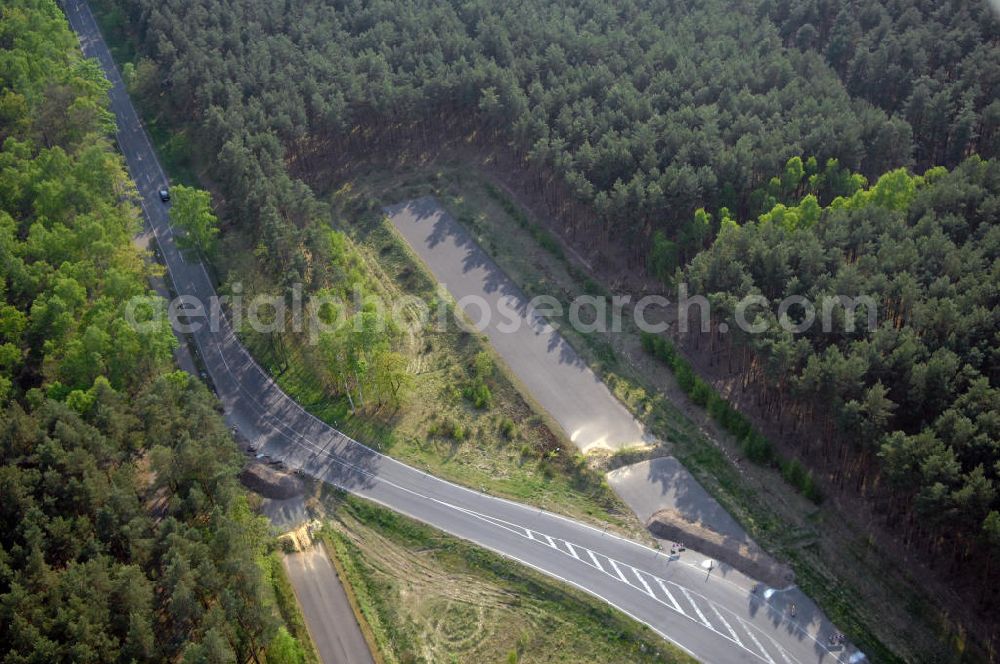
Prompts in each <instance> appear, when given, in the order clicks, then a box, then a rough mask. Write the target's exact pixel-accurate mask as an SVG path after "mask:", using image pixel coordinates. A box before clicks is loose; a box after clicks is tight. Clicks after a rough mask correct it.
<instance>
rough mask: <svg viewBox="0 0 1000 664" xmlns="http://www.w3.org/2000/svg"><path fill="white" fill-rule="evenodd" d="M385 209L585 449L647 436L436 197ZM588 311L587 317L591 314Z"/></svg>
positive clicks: (513, 368) (527, 384) (540, 400)
mask: <svg viewBox="0 0 1000 664" xmlns="http://www.w3.org/2000/svg"><path fill="white" fill-rule="evenodd" d="M385 212H386V214H388V215H389V218H390V219H391V220H392V224H393V226H395V228H396V230H397V231H398V232H399V233H400V235H402V236H403V238H404V239H405V240H406V242H407V244H409V245H410V248H411V249H412V250H413V251H414V252H415V253H416V254H417V256H418V257H419V258H420V259H421V260H422V261H423V262H424V263H425V264H426V265H427V267H428V268H429V269H430V271H431V274H433V275H434V277H435V278H436V279H437V280H438V281H439V282H440V283H441V284H443V285H444V287H445V288H446V289H447V290H448V292H449V293H450V294H451V296H452V297H454V298H455V301H456V302H457V303H458V305H459V307H460V308H462V310H463V311H465V313H466V314H467V315H468V317H469V318H470V319H471V321H472V323H473V325H476V326H477V329H482V332H483V333H484V334H485V335H486V336H487V337H488V338H489V340H490V343H492V345H493V347H494V348H495V349H496V351H497V353H499V355H500V357H502V358H503V360H504V362H506V363H507V365H508V366H509V367H510V369H511V371H513V373H514V375H516V376H517V378H518V380H519V381H520V382H521V383H523V384H524V387H525V388H526V389H527V391H528V392H529V393H530V394H531V396H532V397H533V398H534V399H535V400H537V401H538V403H539V404H540V405H541V406H542V408H544V409H545V410H546V411H547V412H548V414H549V415H551V416H552V418H553V419H554V420H555V421H556V422H558V423H559V426H561V427H562V428H563V430H564V431H565V432H566V435H567V436H568V437H569V439H570V440H572V441H573V443H574V444H575V445H576V446H577V447H578V448H580V450H581V451H582V452H586V451H588V450H590V449H592V448H601V447H604V448H608V449H611V450H618V449H621V448H623V447H626V446H628V445H632V444H636V443H641V442H644V441H645V440H646V433H645V431H644V430H643V426H642V424H640V423H639V422H638V421H636V419H635V418H634V417H633V416H632V414H631V413H629V412H628V410H627V409H626V408H625V407H624V406H623V405H622V404H621V403H620V402H619V401H618V400H617V399H616V398H615V397H614V395H613V394H611V392H610V391H609V390H608V388H607V386H606V385H605V384H604V382H603V381H601V380H600V379H599V378H598V377H597V376H596V375H595V374H594V372H593V371H591V370H590V367H588V366H587V364H586V363H585V362H584V361H583V360H582V359H581V358H580V356H579V355H578V354H577V352H576V351H575V350H574V349H573V347H572V346H570V345H569V344H568V343H567V342H566V340H565V339H563V337H562V335H561V334H559V332H558V331H557V330H556V329H555V328H553V327H552V325H550V324H549V323H548V321H547V320H546V319H545V318H543V317H542V316H541V315H539V312H538V311H537V310H536V308H535V307H534V306H532V304H531V302H529V300H528V298H527V297H526V296H525V295H524V293H523V292H521V290H520V289H519V288H518V287H517V286H516V285H515V284H514V282H513V281H511V279H510V277H508V276H507V275H506V274H505V273H504V272H503V270H501V269H500V268H499V266H497V264H496V263H494V262H493V259H491V258H490V257H489V256H488V255H487V254H486V252H484V251H483V250H482V249H481V248H480V247H479V245H478V244H476V243H475V241H473V240H472V238H471V237H469V235H468V233H467V232H466V231H465V229H464V228H462V227H461V226H460V225H459V224H458V222H457V221H455V220H454V219H453V218H452V217H451V215H449V214H448V212H446V211H445V210H444V208H442V207H441V206H440V204H439V203H438V202H437V201H436V200H435V199H433V198H431V197H425V198H418V199H416V200H413V201H409V202H407V203H403V204H400V205H396V206H393V207H391V208H386V210H385ZM483 305H485V310H484V308H483ZM566 313H568V312H566ZM586 316H587V314H583V315H581V318H583V319H584V320H589V318H587V317H586Z"/></svg>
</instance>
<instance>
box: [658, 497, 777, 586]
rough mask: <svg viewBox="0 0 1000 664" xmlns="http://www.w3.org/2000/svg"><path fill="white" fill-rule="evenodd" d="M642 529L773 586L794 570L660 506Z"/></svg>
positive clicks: (762, 552)
mask: <svg viewBox="0 0 1000 664" xmlns="http://www.w3.org/2000/svg"><path fill="white" fill-rule="evenodd" d="M646 528H648V529H649V532H651V533H653V535H655V536H656V537H659V538H661V539H666V540H670V541H672V542H680V543H682V544H683V545H684V546H685V547H688V548H691V549H694V550H695V551H697V552H699V553H703V554H705V555H706V556H709V557H711V558H714V559H716V560H718V561H719V562H722V563H725V564H726V565H729V566H731V567H734V568H735V569H738V570H739V571H741V572H743V573H744V574H746V575H747V576H749V577H752V578H754V579H757V580H759V581H761V582H762V583H764V584H765V585H768V586H771V587H774V588H784V587H785V586H788V585H790V584H792V583H793V582H794V581H795V573H794V572H793V571H792V569H791V568H790V567H789V566H788V565H783V564H781V563H779V562H778V561H777V560H775V559H774V558H772V557H771V556H769V555H768V554H767V553H765V552H764V551H763V550H762V549H761V548H760V547H758V546H757V545H756V544H752V543H747V542H746V541H745V540H739V539H736V538H733V537H727V536H725V535H721V534H719V533H717V532H715V531H714V530H711V529H709V528H705V527H703V526H701V525H699V524H697V523H692V522H691V521H688V520H686V519H684V518H683V517H682V516H681V515H680V514H679V513H678V512H677V511H676V510H673V509H663V510H660V511H658V512H656V513H655V514H653V516H651V517H650V518H649V520H648V521H647V522H646Z"/></svg>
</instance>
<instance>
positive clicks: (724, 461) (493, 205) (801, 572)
mask: <svg viewBox="0 0 1000 664" xmlns="http://www.w3.org/2000/svg"><path fill="white" fill-rule="evenodd" d="M470 166H471V165H470V163H469V162H468V161H467V160H465V159H463V158H459V159H454V160H452V161H449V160H448V158H447V157H442V158H438V159H437V160H435V161H433V162H432V163H429V164H424V165H423V166H421V167H419V168H411V169H393V168H386V165H385V164H377V165H372V164H359V165H358V166H357V167H356V168H355V171H354V179H353V180H352V186H354V187H355V188H356V189H358V190H360V191H364V192H367V193H368V195H371V196H374V197H378V198H380V199H382V200H385V201H386V202H387V203H392V202H398V201H402V200H407V199H411V198H415V197H418V196H423V195H427V194H432V195H435V196H436V197H438V199H439V200H441V201H442V203H444V204H445V206H446V207H447V208H448V209H449V211H450V212H451V213H452V214H453V215H454V216H455V217H456V218H457V219H458V220H459V221H460V222H461V223H462V224H463V225H465V226H466V228H467V229H468V230H469V231H470V232H471V233H472V235H473V236H474V237H475V238H476V240H477V241H478V242H479V243H480V245H481V246H483V248H484V249H486V251H487V252H488V253H489V254H490V255H491V256H492V257H493V258H494V260H496V262H497V263H498V264H499V265H500V266H501V267H502V268H503V269H504V270H505V271H506V273H507V274H508V275H510V276H511V278H512V279H513V280H514V281H515V282H516V283H517V284H518V285H519V286H520V287H521V288H522V289H523V290H524V291H525V292H526V293H527V294H528V295H529V296H533V295H539V294H546V295H553V296H555V297H556V298H557V299H558V300H560V302H561V303H562V304H563V305H564V308H566V307H567V306H568V304H569V302H570V301H571V300H572V299H573V298H574V297H576V296H577V295H579V294H581V293H595V294H596V293H604V292H606V288H605V287H604V286H603V285H602V284H599V283H596V282H595V281H594V280H593V279H592V278H590V277H589V276H588V275H587V273H586V272H585V270H584V268H582V267H581V266H579V265H578V264H577V263H575V262H571V261H570V260H569V258H568V256H567V252H566V251H565V250H563V249H558V250H553V249H552V248H551V247H550V245H551V244H552V243H551V242H544V243H541V242H540V241H539V240H538V237H539V236H540V235H542V234H544V233H545V231H544V228H543V227H542V226H541V225H540V224H539V223H538V222H537V221H536V220H535V219H533V218H532V217H531V216H530V214H528V213H527V212H525V211H524V210H523V209H522V208H521V207H519V206H518V205H516V204H515V203H514V202H513V201H512V199H511V198H510V197H509V196H508V195H507V194H506V193H505V192H504V191H503V190H502V189H500V188H499V187H498V186H497V185H496V184H495V183H494V182H493V181H492V180H491V178H490V177H489V176H487V175H486V174H485V173H484V172H482V171H480V170H478V169H477V168H475V167H470ZM626 318H627V317H626ZM562 332H563V334H564V336H565V337H566V338H567V340H568V341H569V342H570V343H571V344H572V345H573V346H574V347H575V348H576V349H577V350H578V352H579V353H580V354H581V356H582V357H583V358H584V359H585V360H586V361H588V363H589V364H590V365H591V367H592V368H593V369H594V370H595V372H596V373H597V374H598V375H599V376H601V377H602V378H603V379H604V380H605V381H606V382H607V384H608V386H609V387H610V388H611V390H612V391H613V392H614V393H615V394H616V395H617V396H618V397H619V398H620V399H621V400H622V402H623V403H625V405H626V406H627V407H628V408H629V409H630V410H631V411H632V412H633V413H634V414H635V415H636V416H637V417H639V418H640V419H641V420H643V421H644V422H645V423H646V425H647V426H649V427H650V428H651V430H652V431H653V432H654V433H655V434H656V435H658V436H659V437H660V439H661V440H663V441H664V443H663V444H662V445H661V446H658V447H656V448H654V449H644V450H625V451H622V452H620V453H618V454H616V455H614V456H612V457H611V458H609V459H607V460H606V466H605V467H608V468H610V467H618V466H621V465H625V464H627V463H633V462H636V461H639V460H643V459H647V458H652V457H655V456H662V455H664V454H673V455H674V456H676V457H677V458H679V459H680V460H681V462H682V463H684V465H685V466H686V467H687V468H688V469H689V470H690V471H691V472H692V474H693V475H695V477H697V478H698V480H699V481H700V482H701V483H702V484H703V485H704V486H705V488H706V489H707V490H708V491H709V492H710V493H712V494H713V496H714V497H715V498H716V499H717V500H718V501H719V502H720V503H721V504H722V505H723V506H724V507H725V508H726V509H727V511H729V512H730V513H731V514H732V515H733V516H734V517H735V518H737V520H739V521H740V523H741V524H742V525H743V526H744V527H745V528H746V529H747V531H748V532H749V533H750V534H751V535H752V536H753V537H754V538H755V539H756V540H757V541H758V542H759V543H760V544H761V545H762V546H764V547H765V548H766V549H767V550H768V551H770V552H771V553H772V554H774V555H776V556H777V557H778V558H780V559H784V560H786V561H788V562H789V563H790V564H791V565H792V566H793V567H794V569H795V572H796V576H797V583H798V585H799V586H800V587H801V588H802V589H803V590H804V591H805V592H806V593H807V594H809V595H810V596H811V597H813V598H814V599H815V600H816V601H817V602H818V603H819V604H820V605H821V606H822V607H823V609H824V611H825V612H826V613H827V615H828V616H829V617H830V618H831V619H832V620H833V621H834V622H835V623H836V624H837V625H838V626H839V627H840V628H842V629H843V630H844V631H845V632H846V633H847V634H848V635H849V636H850V637H851V639H852V640H853V641H854V642H855V643H857V644H859V646H860V647H861V648H862V649H863V650H864V651H865V652H866V654H868V656H869V658H870V659H871V660H872V661H877V662H883V661H884V662H898V661H954V662H957V661H963V658H962V653H961V650H960V649H959V648H956V647H955V638H956V637H955V626H954V625H953V624H952V623H950V621H949V620H948V619H947V617H946V616H943V615H942V614H941V612H940V610H939V609H938V608H937V606H936V605H935V603H934V601H933V599H932V598H930V597H928V596H927V595H926V594H925V593H924V592H923V591H922V590H921V589H920V586H919V584H918V583H917V582H916V580H915V579H913V578H912V577H910V576H909V575H908V574H907V572H906V570H905V568H903V567H902V566H900V565H899V564H897V562H896V561H894V560H893V559H891V557H889V556H888V555H887V554H886V553H885V552H883V551H881V550H880V549H878V548H877V547H876V546H874V545H873V543H872V542H871V540H870V539H869V538H868V537H867V536H866V535H865V533H864V529H863V527H862V526H863V524H856V523H853V522H851V520H849V519H847V518H845V517H844V516H843V515H842V514H841V513H840V512H839V511H838V509H837V507H836V506H835V505H833V504H826V503H824V504H822V505H816V504H814V503H813V502H812V501H810V500H807V499H806V498H804V497H803V496H802V495H801V494H800V493H799V492H798V491H797V490H796V489H795V488H793V487H792V486H790V485H789V484H788V483H787V482H785V481H784V480H783V479H782V477H781V474H780V471H779V470H776V469H768V468H762V467H758V466H755V465H752V464H750V463H747V462H746V461H745V460H744V459H743V453H742V450H741V448H740V443H739V441H738V440H737V439H736V438H735V437H734V436H731V435H729V434H728V433H726V432H725V431H724V430H722V428H721V427H720V426H718V425H717V424H716V423H714V422H713V421H712V419H711V417H710V415H709V414H708V413H707V412H706V411H705V410H704V409H702V408H700V407H698V406H697V405H696V404H694V403H693V402H692V401H691V400H690V399H688V398H687V397H686V396H685V395H684V391H683V389H681V388H680V386H678V384H677V381H676V379H675V378H674V377H673V375H672V374H671V373H670V372H668V371H667V370H666V368H665V367H663V366H662V365H661V364H660V363H659V362H656V361H654V359H653V358H652V357H650V356H648V354H647V353H646V352H645V351H644V350H643V348H642V341H641V336H640V331H639V330H638V329H635V328H634V326H633V325H630V324H629V323H628V322H626V324H625V328H624V330H623V331H622V333H620V334H608V335H602V334H599V333H598V334H589V335H582V334H579V333H577V332H575V331H574V330H572V329H569V328H567V327H563V328H562Z"/></svg>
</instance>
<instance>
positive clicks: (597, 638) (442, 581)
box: [322, 489, 693, 664]
mask: <svg viewBox="0 0 1000 664" xmlns="http://www.w3.org/2000/svg"><path fill="white" fill-rule="evenodd" d="M324 492H325V493H326V495H325V496H324V497H323V500H322V504H323V506H324V507H325V508H326V511H327V517H328V518H327V521H326V524H325V526H324V531H323V537H324V539H325V541H326V543H327V546H329V547H330V548H331V549H332V550H333V551H335V552H336V556H337V559H338V563H339V565H340V567H341V568H342V569H343V570H344V573H345V575H346V577H347V581H348V583H349V585H350V587H351V589H352V591H353V594H354V596H355V600H356V602H357V604H358V607H359V609H360V611H361V612H362V615H363V616H364V617H365V619H366V621H367V622H368V624H369V625H370V626H371V628H372V630H373V633H374V635H375V640H376V643H377V644H378V648H379V652H380V654H381V655H382V658H383V660H384V661H385V662H386V663H387V664H392V663H395V662H435V663H436V662H474V661H482V662H507V663H509V664H517V663H523V664H528V663H530V662H552V661H565V662H583V661H588V662H606V663H608V664H612V663H615V662H621V663H622V664H624V663H626V662H627V663H632V662H636V663H639V662H664V663H667V662H692V661H693V660H691V659H690V658H689V657H688V656H686V655H684V654H683V653H681V652H680V651H679V650H677V649H676V648H674V647H673V646H671V645H669V644H668V643H667V642H666V641H664V640H663V639H662V638H661V637H659V636H658V635H656V634H655V633H653V632H652V631H651V630H649V629H648V628H646V627H645V626H642V625H639V624H638V623H635V622H633V621H631V620H630V619H628V618H626V617H625V616H623V615H622V614H620V613H618V612H617V611H615V610H613V609H611V608H610V607H608V606H606V605H605V604H604V603H603V602H601V601H600V600H597V599H594V598H592V597H591V596H589V595H587V594H586V593H583V592H581V591H577V590H574V589H571V588H569V587H567V586H564V585H563V584H560V583H558V582H556V581H553V580H551V579H549V578H547V577H545V576H543V575H541V574H539V573H537V572H534V571H532V570H530V569H528V568H526V567H524V566H523V565H521V564H519V563H516V562H514V561H511V560H508V559H506V558H502V557H501V556H498V555H497V554H494V553H491V552H488V551H485V550H483V549H480V548H478V547H476V546H474V545H471V544H468V543H466V542H463V541H461V540H458V539H456V538H453V537H450V536H448V535H444V534H442V533H440V532H438V531H436V530H434V529H432V528H430V527H428V526H424V525H422V524H420V523H417V522H415V521H412V520H410V519H408V518H406V517H403V516H400V515H398V514H395V513H393V512H390V511H388V510H386V509H384V508H381V507H378V506H375V505H373V504H371V503H368V502H366V501H363V500H361V499H357V498H353V497H349V496H346V495H344V494H340V493H337V492H335V491H333V490H329V489H324Z"/></svg>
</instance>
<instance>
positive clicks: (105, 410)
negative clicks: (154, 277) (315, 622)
mask: <svg viewBox="0 0 1000 664" xmlns="http://www.w3.org/2000/svg"><path fill="white" fill-rule="evenodd" d="M0 14H2V20H0V89H2V93H0V118H2V121H0V141H2V149H0V173H2V176H0V277H2V278H0V295H2V300H0V496H2V500H0V660H2V661H4V662H12V663H13V662H75V663H81V662H94V663H97V662H102V663H105V662H162V661H180V660H182V659H183V661H186V662H228V661H237V662H248V661H260V660H261V658H262V657H263V654H264V652H265V651H266V650H267V646H268V644H269V643H272V640H273V639H275V638H276V637H278V636H279V635H280V640H279V642H280V643H281V644H282V647H284V648H285V650H284V651H283V652H288V651H289V646H291V648H290V651H291V652H292V653H293V654H294V653H295V651H296V649H297V646H296V645H295V644H294V643H291V644H289V639H290V638H291V637H289V636H288V633H287V632H286V631H283V628H279V623H278V621H277V620H276V617H275V616H276V613H275V610H274V608H273V606H274V603H273V601H272V600H271V599H269V595H268V592H267V579H266V576H265V573H264V571H263V568H262V566H261V560H262V557H263V556H264V555H265V554H266V553H267V547H268V546H270V543H271V542H273V539H272V538H271V537H270V535H269V531H268V527H267V524H266V522H263V521H262V520H261V518H260V517H258V516H255V515H253V513H252V512H251V511H250V508H249V506H248V503H247V498H246V496H245V495H244V494H243V493H242V491H241V490H240V488H239V487H238V485H237V483H236V480H235V473H236V471H237V469H238V468H239V457H238V453H237V451H236V448H235V445H234V444H233V441H232V439H231V438H230V437H229V432H228V430H227V429H226V427H225V425H224V423H223V421H222V419H221V417H220V416H219V414H218V413H217V412H216V410H215V404H214V398H213V397H212V396H211V394H210V393H209V392H208V390H207V389H206V388H205V387H204V386H203V385H202V384H201V383H199V382H198V381H196V380H194V379H193V378H191V377H190V376H188V375H187V374H184V373H180V372H175V373H172V372H171V365H172V356H171V351H172V350H173V348H174V347H175V345H176V340H175V339H174V336H173V333H172V331H171V330H170V327H169V324H168V323H166V319H165V317H161V318H160V320H162V321H163V323H162V324H159V325H156V324H152V325H149V326H145V328H144V329H145V330H146V331H144V332H139V331H136V328H134V327H133V326H131V325H130V324H128V323H127V322H126V321H127V319H126V316H125V311H126V308H127V307H128V306H129V303H130V302H133V303H135V302H136V300H135V298H138V302H139V306H138V309H145V310H146V311H147V312H148V313H149V314H152V313H153V312H155V311H156V310H162V309H163V308H164V302H163V301H162V300H160V299H158V298H155V297H153V296H151V295H149V294H148V285H147V282H146V280H147V278H148V276H149V274H148V270H147V267H146V264H145V263H144V261H143V258H142V256H141V254H140V252H139V250H138V249H136V248H135V247H134V246H133V244H132V240H133V235H134V234H135V232H136V231H137V230H138V228H139V221H138V220H139V216H138V208H137V205H136V203H134V200H135V195H134V193H135V192H134V186H133V185H132V183H131V181H130V180H129V179H128V177H127V174H126V173H125V171H124V168H123V165H122V160H121V158H120V157H119V155H118V154H117V152H115V150H114V146H113V144H112V142H111V140H110V137H111V133H112V132H113V128H114V124H113V116H112V115H111V114H110V113H109V112H108V110H107V108H106V107H107V101H108V100H107V86H108V84H107V82H106V80H105V79H104V77H103V74H102V72H101V70H100V68H99V67H98V66H97V64H96V63H94V62H89V61H85V60H84V59H83V58H82V56H81V55H80V50H79V44H78V42H77V40H76V36H75V35H74V34H73V33H72V32H71V31H70V29H69V26H68V25H67V23H66V19H65V17H64V16H63V14H62V12H61V11H60V9H59V7H58V6H57V5H56V4H55V2H53V1H52V0H16V1H15V2H12V3H5V4H4V6H3V8H2V9H0ZM150 320H155V319H150ZM279 630H280V631H279ZM268 661H272V662H274V661H283V660H282V659H280V658H279V653H278V652H277V651H275V656H274V657H269V658H268ZM287 661H295V660H294V659H291V660H287Z"/></svg>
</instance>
